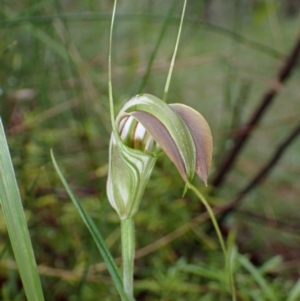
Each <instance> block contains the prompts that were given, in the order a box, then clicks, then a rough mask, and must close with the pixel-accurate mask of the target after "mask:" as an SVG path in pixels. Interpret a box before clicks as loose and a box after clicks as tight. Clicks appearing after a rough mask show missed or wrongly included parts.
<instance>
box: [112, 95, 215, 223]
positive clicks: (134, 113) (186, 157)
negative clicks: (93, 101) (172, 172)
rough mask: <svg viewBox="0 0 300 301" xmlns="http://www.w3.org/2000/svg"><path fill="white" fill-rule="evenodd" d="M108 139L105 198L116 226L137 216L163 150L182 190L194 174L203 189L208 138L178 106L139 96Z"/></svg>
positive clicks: (192, 114)
mask: <svg viewBox="0 0 300 301" xmlns="http://www.w3.org/2000/svg"><path fill="white" fill-rule="evenodd" d="M115 122H116V128H115V130H114V131H113V132H112V134H111V139H110V150H109V171H108V180H107V195H108V199H109V201H110V203H111V205H112V207H113V208H114V209H115V210H116V211H117V213H118V215H119V217H120V219H121V220H125V219H128V218H131V217H133V216H134V214H135V213H136V212H137V210H138V208H139V205H140V202H141V198H142V195H143V193H144V190H145V187H146V185H147V183H148V180H149V177H150V175H151V172H152V170H153V167H154V165H155V162H156V159H157V155H158V153H159V152H160V151H161V150H163V151H164V152H165V153H166V155H167V156H168V157H169V158H170V160H171V161H172V162H173V163H174V164H175V166H176V167H177V169H178V171H179V173H180V175H181V177H182V178H183V180H184V181H185V183H186V184H187V186H188V185H189V183H190V182H191V181H192V179H193V177H194V174H195V173H196V174H197V175H198V176H199V177H200V178H201V179H202V180H203V181H204V183H205V184H207V177H208V172H209V169H210V166H211V160H212V144H213V143H212V136H211V131H210V128H209V125H208V124H207V122H206V120H205V119H204V118H203V116H202V115H201V114H200V113H198V112H197V111H195V110H194V109H192V108H190V107H188V106H186V105H183V104H166V103H165V102H163V101H162V100H160V99H159V98H157V97H155V96H153V95H149V94H141V95H137V96H135V97H133V98H131V99H130V100H129V101H127V102H126V103H125V105H124V106H123V108H122V109H121V111H120V112H119V114H118V116H117V118H116V121H115Z"/></svg>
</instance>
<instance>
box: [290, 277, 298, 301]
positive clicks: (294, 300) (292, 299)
mask: <svg viewBox="0 0 300 301" xmlns="http://www.w3.org/2000/svg"><path fill="white" fill-rule="evenodd" d="M299 299H300V279H299V280H298V281H297V282H296V283H295V285H294V286H293V288H292V289H291V291H290V294H289V296H288V298H287V301H297V300H299Z"/></svg>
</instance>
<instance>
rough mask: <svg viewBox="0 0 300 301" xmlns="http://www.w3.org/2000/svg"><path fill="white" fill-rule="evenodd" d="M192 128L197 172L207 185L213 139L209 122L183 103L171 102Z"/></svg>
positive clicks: (173, 107) (172, 106)
mask: <svg viewBox="0 0 300 301" xmlns="http://www.w3.org/2000/svg"><path fill="white" fill-rule="evenodd" d="M170 107H171V108H172V109H173V110H174V111H175V112H176V113H177V114H178V115H179V116H180V117H181V118H182V120H183V121H184V122H185V124H186V125H187V127H188V128H189V130H190V133H191V135H192V138H193V140H194V143H195V147H196V173H197V174H198V176H199V177H200V178H201V179H202V180H203V181H204V183H205V185H207V177H208V173H209V169H210V166H211V161H212V151H213V141H212V135H211V131H210V128H209V125H208V123H207V122H206V120H205V119H204V118H203V116H202V115H201V114H200V113H199V112H197V111H196V110H194V109H192V108H191V107H188V106H186V105H183V104H177V103H176V104H170Z"/></svg>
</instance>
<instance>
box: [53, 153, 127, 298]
mask: <svg viewBox="0 0 300 301" xmlns="http://www.w3.org/2000/svg"><path fill="white" fill-rule="evenodd" d="M51 158H52V162H53V165H54V167H55V170H56V172H57V174H58V176H59V178H60V180H61V182H62V184H63V185H64V187H65V189H66V191H67V193H68V195H69V197H70V198H71V200H72V202H73V204H74V205H75V207H76V208H77V210H78V212H79V214H80V216H81V218H82V220H83V221H84V223H85V225H86V226H87V228H88V229H89V231H90V233H91V234H92V236H93V239H94V241H95V243H96V245H97V247H98V249H99V251H100V253H101V255H102V257H103V259H104V261H105V263H106V265H107V269H108V271H109V273H110V275H111V277H112V279H113V281H114V284H115V287H116V289H117V290H118V292H119V295H120V297H121V299H122V300H123V301H132V300H129V299H128V297H127V296H126V294H125V292H124V289H123V284H122V277H121V274H120V271H119V269H118V267H117V265H116V263H115V261H114V259H113V257H112V256H111V253H110V252H109V250H108V248H107V247H106V245H105V242H104V239H103V238H102V235H101V233H100V232H99V230H98V229H97V227H96V225H95V223H94V221H93V220H92V219H91V218H90V216H89V215H88V214H87V213H86V211H85V210H84V208H83V207H82V206H81V204H80V202H79V200H78V199H77V198H76V196H75V195H74V193H73V192H72V190H71V188H70V186H69V185H68V183H67V181H66V180H65V178H64V176H63V174H62V172H61V171H60V169H59V167H58V165H57V162H56V160H55V158H54V155H53V152H52V151H51Z"/></svg>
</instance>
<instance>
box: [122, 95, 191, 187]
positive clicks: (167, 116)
mask: <svg viewBox="0 0 300 301" xmlns="http://www.w3.org/2000/svg"><path fill="white" fill-rule="evenodd" d="M124 113H131V115H133V116H134V117H136V118H137V119H139V121H140V122H141V123H142V124H143V126H144V127H145V128H146V129H147V131H149V133H150V134H151V135H153V138H154V139H155V140H157V142H158V143H159V144H160V146H161V147H162V149H164V151H165V152H166V153H167V155H168V156H170V159H171V160H172V161H173V162H174V164H175V165H176V167H177V168H178V170H179V172H180V174H181V176H182V178H183V179H184V181H186V182H188V181H190V180H191V179H192V178H193V176H194V173H195V166H196V149H195V145H194V141H193V138H192V136H191V133H190V131H189V129H188V127H187V126H186V125H185V123H184V122H183V120H182V119H181V118H180V117H179V116H178V115H177V114H176V113H175V111H174V110H172V109H171V108H170V107H169V106H168V105H167V104H166V103H165V102H163V101H162V100H160V99H159V98H157V97H155V96H153V95H149V94H142V95H137V96H135V97H133V98H131V99H130V100H129V101H127V102H126V103H125V105H124V106H123V108H122V109H121V111H120V113H119V115H118V117H117V123H118V119H120V118H122V115H123V114H124ZM143 113H145V114H143ZM151 116H152V117H151ZM166 137H168V138H166ZM163 139H167V140H166V142H165V143H164V141H163ZM174 146H175V147H174ZM172 149H174V150H172Z"/></svg>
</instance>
